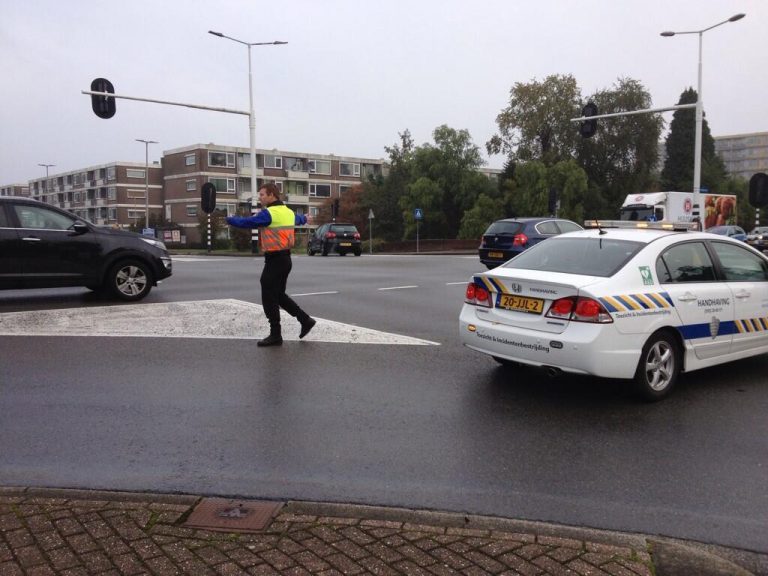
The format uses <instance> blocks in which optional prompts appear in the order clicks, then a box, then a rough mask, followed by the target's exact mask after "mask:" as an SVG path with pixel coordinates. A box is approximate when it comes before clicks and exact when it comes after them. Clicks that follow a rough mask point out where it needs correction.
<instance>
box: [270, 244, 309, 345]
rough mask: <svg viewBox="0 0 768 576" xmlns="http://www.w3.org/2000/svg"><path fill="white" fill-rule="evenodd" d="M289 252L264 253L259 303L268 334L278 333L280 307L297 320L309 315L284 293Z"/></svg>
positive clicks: (304, 319)
mask: <svg viewBox="0 0 768 576" xmlns="http://www.w3.org/2000/svg"><path fill="white" fill-rule="evenodd" d="M292 267H293V264H292V263H291V252H290V250H281V251H279V252H265V253H264V270H262V272H261V304H262V306H264V313H265V314H266V315H267V320H269V331H270V334H280V308H282V309H283V310H285V311H286V312H288V314H290V315H291V316H293V317H294V318H297V319H298V320H299V322H302V323H303V322H306V321H307V320H309V316H308V315H307V313H306V312H304V310H302V309H301V308H299V305H298V304H296V302H294V301H293V300H291V298H290V297H289V296H288V295H287V294H286V293H285V287H286V284H287V283H288V275H289V274H290V273H291V268H292Z"/></svg>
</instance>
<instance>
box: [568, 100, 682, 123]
mask: <svg viewBox="0 0 768 576" xmlns="http://www.w3.org/2000/svg"><path fill="white" fill-rule="evenodd" d="M686 108H696V104H678V105H676V106H669V107H667V108H646V109H644V110H632V111H631V112H615V113H613V114H598V115H597V116H579V117H578V118H571V119H570V121H571V122H586V121H587V120H599V119H600V118H618V117H619V116H635V115H637V114H652V113H654V112H667V111H669V110H685V109H686Z"/></svg>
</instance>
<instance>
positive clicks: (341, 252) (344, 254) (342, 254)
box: [339, 250, 347, 256]
mask: <svg viewBox="0 0 768 576" xmlns="http://www.w3.org/2000/svg"><path fill="white" fill-rule="evenodd" d="M346 255H347V253H346V252H344V251H343V250H339V256H346Z"/></svg>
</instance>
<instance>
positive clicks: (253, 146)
mask: <svg viewBox="0 0 768 576" xmlns="http://www.w3.org/2000/svg"><path fill="white" fill-rule="evenodd" d="M208 34H213V35H214V36H218V37H219V38H226V39H228V40H232V41H233V42H237V43H238V44H244V45H245V46H247V47H248V98H249V100H250V105H251V106H250V109H249V110H250V114H249V120H248V128H249V129H250V139H251V195H252V196H253V205H254V206H255V205H256V202H257V199H256V116H255V114H254V112H253V75H252V73H251V46H279V45H281V44H288V42H281V41H280V40H275V41H274V42H243V41H242V40H238V39H237V38H232V37H231V36H227V35H226V34H222V33H221V32H214V31H213V30H208Z"/></svg>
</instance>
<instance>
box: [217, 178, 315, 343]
mask: <svg viewBox="0 0 768 576" xmlns="http://www.w3.org/2000/svg"><path fill="white" fill-rule="evenodd" d="M259 202H260V203H261V205H262V206H263V207H264V209H263V210H261V211H260V212H259V213H258V214H256V215H255V216H228V217H227V223H228V224H229V225H230V226H235V227H236V228H259V241H260V242H261V249H262V251H263V252H264V270H263V271H262V272H261V303H262V305H263V306H264V313H265V314H266V315H267V320H269V336H267V337H266V338H264V339H262V340H259V342H258V346H280V345H281V344H282V343H283V335H282V332H281V331H280V308H282V309H283V310H285V311H286V312H288V314H290V315H291V316H293V317H294V318H296V319H297V320H298V321H299V323H300V324H301V332H300V333H299V338H304V336H306V335H307V334H309V331H310V330H312V328H313V327H314V325H315V323H316V321H315V320H314V319H313V318H311V317H310V316H309V314H307V313H306V312H304V310H302V309H301V308H300V307H299V305H298V304H296V302H294V301H293V300H292V299H291V298H290V296H288V295H287V294H286V293H285V286H286V284H287V282H288V275H289V274H290V273H291V267H292V263H291V248H293V245H294V243H295V240H296V239H295V232H294V227H295V226H299V225H301V224H306V223H307V217H306V216H304V215H303V214H295V213H294V212H293V210H291V209H290V208H288V206H286V205H285V204H283V202H282V201H281V200H280V190H279V189H278V188H277V186H275V185H274V184H273V183H271V182H270V183H268V184H264V185H263V186H262V187H261V188H259Z"/></svg>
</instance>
